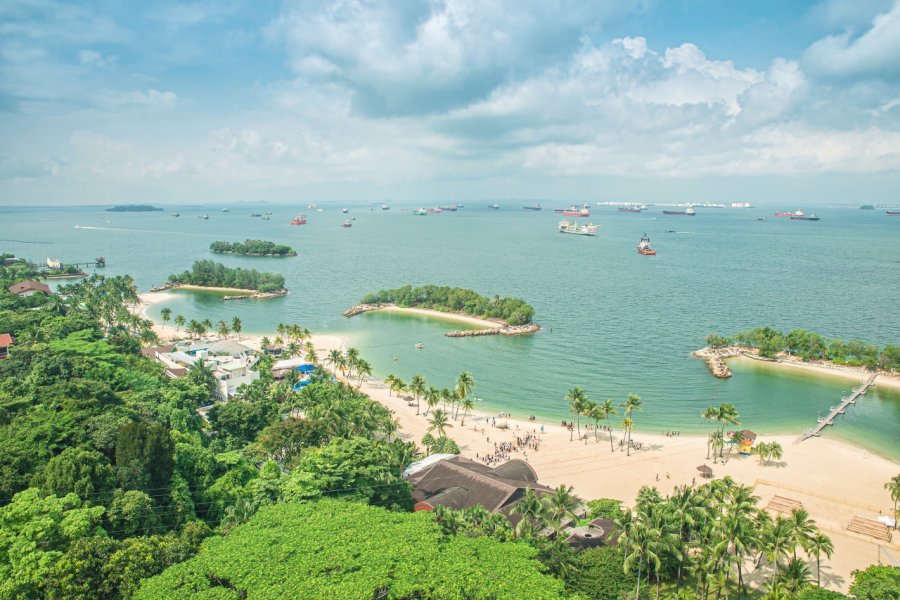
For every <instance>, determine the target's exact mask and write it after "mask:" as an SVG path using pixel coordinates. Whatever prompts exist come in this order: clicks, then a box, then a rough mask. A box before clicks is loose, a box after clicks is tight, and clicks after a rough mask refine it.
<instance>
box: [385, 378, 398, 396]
mask: <svg viewBox="0 0 900 600" xmlns="http://www.w3.org/2000/svg"><path fill="white" fill-rule="evenodd" d="M395 381H397V377H396V376H395V375H394V374H393V373H389V374H388V376H387V377H385V378H384V383H385V384H386V385H387V386H388V398H390V397H391V392H393V391H394V382H395Z"/></svg>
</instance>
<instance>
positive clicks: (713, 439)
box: [709, 429, 725, 462]
mask: <svg viewBox="0 0 900 600" xmlns="http://www.w3.org/2000/svg"><path fill="white" fill-rule="evenodd" d="M709 437H710V439H709V445H710V446H711V447H712V455H713V462H715V460H716V454H717V453H718V452H719V451H720V450H721V449H722V448H724V447H725V438H724V437H723V435H722V432H721V431H719V430H718V429H717V430H715V431H713V432H712V434H711V435H710V436H709Z"/></svg>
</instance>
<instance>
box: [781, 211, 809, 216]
mask: <svg viewBox="0 0 900 600" xmlns="http://www.w3.org/2000/svg"><path fill="white" fill-rule="evenodd" d="M803 214H804V213H803V211H802V210H795V211H794V212H777V213H775V216H776V217H802V216H803Z"/></svg>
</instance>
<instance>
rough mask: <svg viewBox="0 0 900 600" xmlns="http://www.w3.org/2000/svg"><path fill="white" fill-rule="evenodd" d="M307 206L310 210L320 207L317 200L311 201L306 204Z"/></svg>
mask: <svg viewBox="0 0 900 600" xmlns="http://www.w3.org/2000/svg"><path fill="white" fill-rule="evenodd" d="M306 208H308V209H310V210H314V209H316V208H318V206H316V204H315V202H310V203H309V204H307V205H306Z"/></svg>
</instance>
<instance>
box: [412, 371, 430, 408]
mask: <svg viewBox="0 0 900 600" xmlns="http://www.w3.org/2000/svg"><path fill="white" fill-rule="evenodd" d="M425 385H426V383H425V378H424V377H422V376H421V375H413V376H412V379H410V380H409V391H411V392H412V393H413V394H415V396H416V414H417V415H418V414H419V396H420V395H422V394H424V393H425V389H426V388H425Z"/></svg>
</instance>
